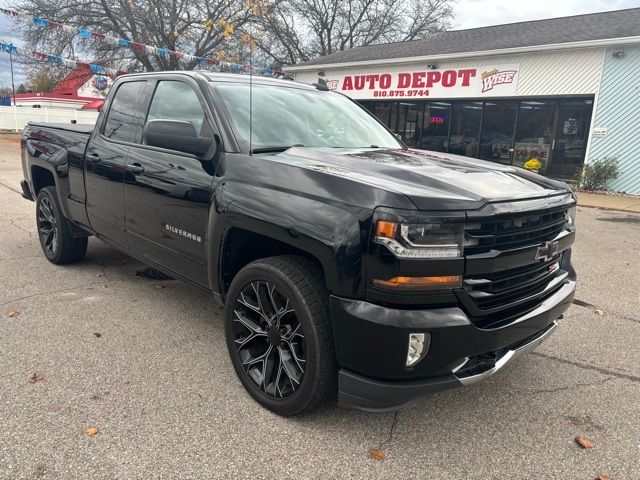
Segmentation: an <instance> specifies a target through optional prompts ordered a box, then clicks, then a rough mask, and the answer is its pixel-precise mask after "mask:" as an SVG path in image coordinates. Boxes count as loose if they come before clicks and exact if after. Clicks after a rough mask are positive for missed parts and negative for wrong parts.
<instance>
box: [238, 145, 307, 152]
mask: <svg viewBox="0 0 640 480" xmlns="http://www.w3.org/2000/svg"><path fill="white" fill-rule="evenodd" d="M293 147H304V145H303V144H301V143H296V144H295V145H289V146H274V147H262V148H254V149H253V150H251V153H272V152H274V153H275V152H285V151H287V150H289V149H290V148H293Z"/></svg>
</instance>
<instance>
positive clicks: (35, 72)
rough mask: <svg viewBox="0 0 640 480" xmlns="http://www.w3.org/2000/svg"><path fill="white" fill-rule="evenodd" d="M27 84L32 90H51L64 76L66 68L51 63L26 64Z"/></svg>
mask: <svg viewBox="0 0 640 480" xmlns="http://www.w3.org/2000/svg"><path fill="white" fill-rule="evenodd" d="M25 71H26V74H27V86H28V88H29V90H30V91H32V92H51V91H53V89H54V87H55V86H56V85H57V84H58V83H59V82H60V81H61V80H62V79H63V78H64V76H65V73H66V72H65V69H64V68H61V67H59V66H57V65H53V64H50V63H45V64H43V63H38V64H34V63H31V64H28V65H25Z"/></svg>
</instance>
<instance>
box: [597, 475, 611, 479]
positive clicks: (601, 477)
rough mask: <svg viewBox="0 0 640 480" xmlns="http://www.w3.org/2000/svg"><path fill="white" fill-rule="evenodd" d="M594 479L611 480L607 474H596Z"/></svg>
mask: <svg viewBox="0 0 640 480" xmlns="http://www.w3.org/2000/svg"><path fill="white" fill-rule="evenodd" d="M596 480H613V478H611V477H610V476H609V475H598V476H597V477H596Z"/></svg>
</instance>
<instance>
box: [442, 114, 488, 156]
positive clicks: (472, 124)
mask: <svg viewBox="0 0 640 480" xmlns="http://www.w3.org/2000/svg"><path fill="white" fill-rule="evenodd" d="M482 106H483V104H482V102H456V103H454V104H453V116H452V118H451V136H450V138H449V152H450V153H455V154H456V155H464V156H465V157H477V156H478V146H479V144H480V125H481V124H482Z"/></svg>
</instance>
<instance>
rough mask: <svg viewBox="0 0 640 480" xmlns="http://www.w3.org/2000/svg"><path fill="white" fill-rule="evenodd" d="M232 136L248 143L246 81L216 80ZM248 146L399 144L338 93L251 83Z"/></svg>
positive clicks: (391, 146) (256, 148)
mask: <svg viewBox="0 0 640 480" xmlns="http://www.w3.org/2000/svg"><path fill="white" fill-rule="evenodd" d="M215 88H216V89H217V90H218V92H219V93H220V95H221V96H222V98H223V101H224V103H225V106H226V108H227V111H228V113H229V116H230V119H231V123H232V124H233V128H234V130H235V133H236V135H237V136H238V137H240V138H239V139H238V140H239V141H240V143H241V144H243V145H244V147H245V148H247V149H248V145H249V84H247V83H217V84H216V85H215ZM252 96H253V99H252V103H253V108H252V109H253V119H252V124H253V132H252V135H251V148H252V149H253V150H258V151H259V150H260V149H264V150H265V151H266V150H268V149H269V148H274V149H278V148H280V149H284V148H282V147H291V146H305V147H335V148H341V147H344V148H363V147H386V148H402V145H401V144H400V143H399V142H398V140H397V139H396V138H395V137H394V135H393V134H391V133H389V131H388V130H387V129H386V128H385V127H383V126H382V125H381V124H380V123H378V121H377V120H375V119H374V118H373V117H372V116H370V115H369V114H368V113H367V112H366V111H365V110H364V109H363V108H361V107H359V106H358V105H357V104H355V103H354V102H352V101H351V100H349V99H348V98H346V97H344V96H343V95H340V94H337V93H334V92H327V91H320V90H307V89H302V88H295V87H283V86H272V85H264V84H262V85H260V84H253V93H252Z"/></svg>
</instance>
